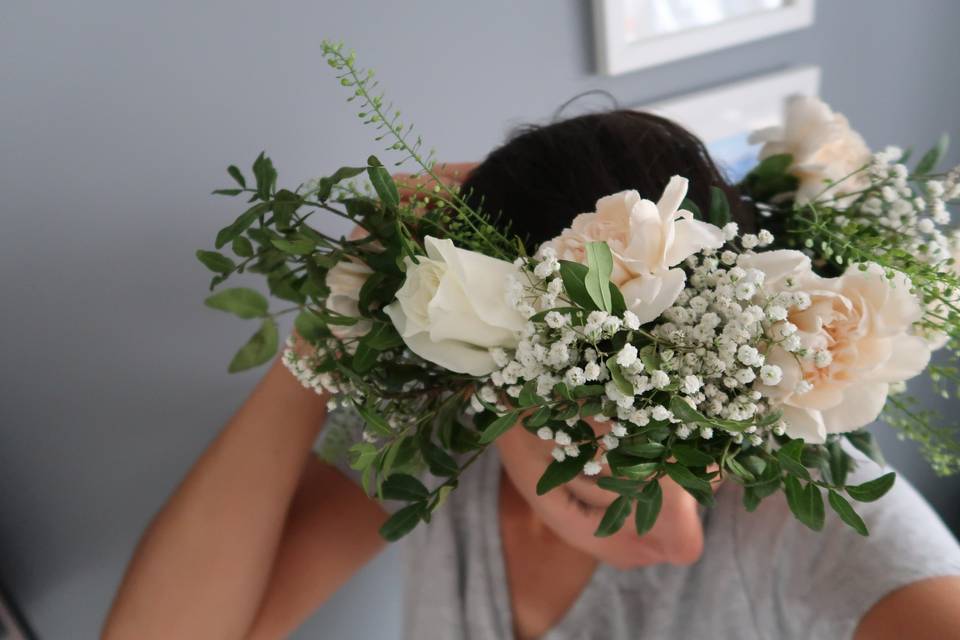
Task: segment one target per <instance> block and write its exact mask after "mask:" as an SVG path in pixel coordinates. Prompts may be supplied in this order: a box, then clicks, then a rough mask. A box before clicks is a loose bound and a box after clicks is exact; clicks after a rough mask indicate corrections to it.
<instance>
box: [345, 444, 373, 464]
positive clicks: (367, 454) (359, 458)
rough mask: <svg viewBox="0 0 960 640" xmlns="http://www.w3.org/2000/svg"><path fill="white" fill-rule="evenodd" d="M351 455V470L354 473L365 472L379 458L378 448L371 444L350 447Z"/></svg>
mask: <svg viewBox="0 0 960 640" xmlns="http://www.w3.org/2000/svg"><path fill="white" fill-rule="evenodd" d="M349 453H350V468H351V469H353V470H354V471H363V470H364V469H366V468H367V467H369V466H370V465H371V464H372V463H373V460H374V458H376V457H377V448H376V447H375V446H373V445H372V444H371V443H369V442H358V443H357V444H355V445H353V446H352V447H350V449H349Z"/></svg>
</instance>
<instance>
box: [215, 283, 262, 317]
mask: <svg viewBox="0 0 960 640" xmlns="http://www.w3.org/2000/svg"><path fill="white" fill-rule="evenodd" d="M203 303H204V304H205V305H207V306H208V307H210V308H212V309H219V310H220V311H228V312H230V313H232V314H234V315H237V316H240V317H241V318H244V319H247V320H249V319H250V318H262V317H263V316H265V315H267V309H268V304H267V299H266V298H264V297H263V296H262V295H260V294H259V293H258V292H256V291H254V290H253V289H247V288H246V287H234V288H232V289H224V290H223V291H220V292H219V293H215V294H213V295H212V296H210V297H208V298H207V299H206V300H204V301H203Z"/></svg>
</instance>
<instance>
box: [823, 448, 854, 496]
mask: <svg viewBox="0 0 960 640" xmlns="http://www.w3.org/2000/svg"><path fill="white" fill-rule="evenodd" d="M827 453H828V454H829V455H830V460H829V465H828V470H829V472H830V482H831V483H832V484H835V485H839V486H841V487H842V486H843V485H844V484H846V482H847V473H849V471H850V469H851V468H852V466H853V458H851V457H850V456H849V455H847V452H846V451H844V450H843V446H842V445H841V444H840V441H839V440H833V441H831V442H828V443H827Z"/></svg>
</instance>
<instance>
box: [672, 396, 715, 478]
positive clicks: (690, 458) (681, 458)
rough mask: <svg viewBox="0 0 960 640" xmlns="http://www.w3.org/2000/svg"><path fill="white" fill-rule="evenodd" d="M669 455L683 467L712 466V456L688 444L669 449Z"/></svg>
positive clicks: (676, 445)
mask: <svg viewBox="0 0 960 640" xmlns="http://www.w3.org/2000/svg"><path fill="white" fill-rule="evenodd" d="M684 404H686V403H685V402H684ZM670 453H672V454H673V457H674V458H676V459H677V462H679V463H680V464H682V465H683V466H685V467H706V466H709V465H711V464H713V456H711V455H710V454H708V453H705V452H703V451H701V450H700V449H697V448H696V447H692V446H690V445H688V444H675V445H673V446H672V447H671V448H670Z"/></svg>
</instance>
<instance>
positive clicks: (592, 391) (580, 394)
mask: <svg viewBox="0 0 960 640" xmlns="http://www.w3.org/2000/svg"><path fill="white" fill-rule="evenodd" d="M570 393H571V394H572V395H573V397H574V398H575V399H577V400H582V399H583V398H593V397H596V396H602V395H604V394H605V393H606V390H605V389H604V388H603V385H602V384H582V385H580V386H579V387H574V388H573V389H571V390H570Z"/></svg>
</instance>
